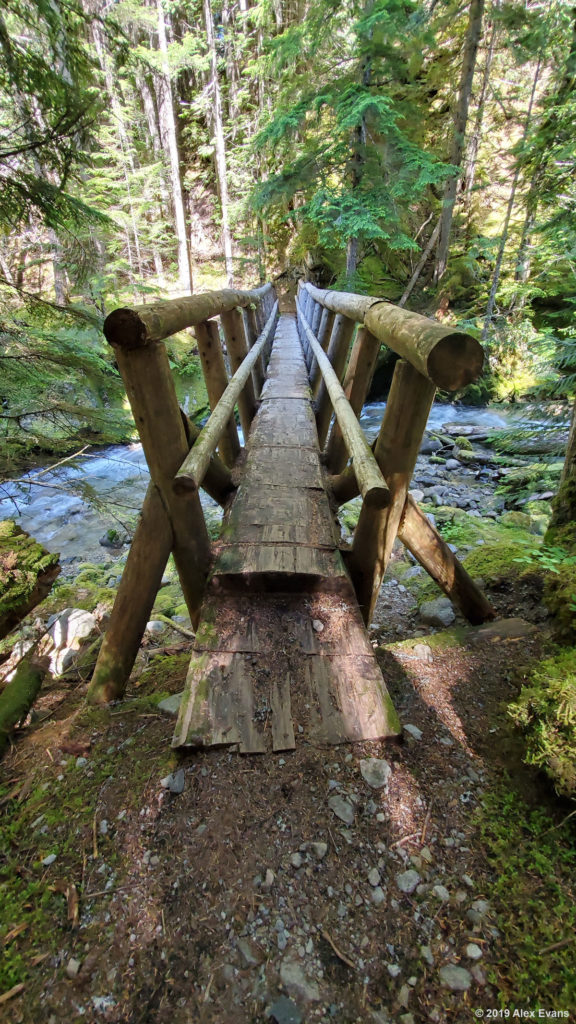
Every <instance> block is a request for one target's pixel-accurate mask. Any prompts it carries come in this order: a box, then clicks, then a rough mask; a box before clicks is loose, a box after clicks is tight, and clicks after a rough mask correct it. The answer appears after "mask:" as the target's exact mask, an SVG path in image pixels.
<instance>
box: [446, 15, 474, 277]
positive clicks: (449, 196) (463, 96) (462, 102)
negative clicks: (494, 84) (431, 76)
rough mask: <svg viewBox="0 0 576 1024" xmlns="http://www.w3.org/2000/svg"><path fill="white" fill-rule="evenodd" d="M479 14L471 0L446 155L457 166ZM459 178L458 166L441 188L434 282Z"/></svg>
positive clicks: (468, 97) (450, 226)
mask: <svg viewBox="0 0 576 1024" xmlns="http://www.w3.org/2000/svg"><path fill="white" fill-rule="evenodd" d="M483 14H484V0H472V2H471V4H470V15H469V19H468V28H467V31H466V42H465V44H464V56H463V60H462V74H461V76H460V89H459V93H458V105H457V107H456V112H455V115H454V135H453V137H452V148H451V151H450V157H449V163H451V164H453V165H454V167H458V168H459V169H460V167H461V166H462V155H463V153H464V140H465V137H466V125H467V123H468V108H469V106H470V96H471V93H472V82H473V79H474V69H475V67H476V55H477V53H478V44H479V42H480V36H481V33H482V17H483ZM459 181H460V170H458V172H457V173H456V174H454V175H453V176H452V177H451V178H449V179H448V181H447V182H446V186H445V189H444V201H443V204H442V214H441V217H440V235H439V238H438V251H437V255H436V267H435V271H434V279H435V281H436V282H438V281H439V280H440V278H441V277H442V275H443V273H444V271H445V270H446V263H447V260H448V249H449V246H450V233H451V231H452V219H453V216H454V205H455V203H456V193H457V191H458V184H459Z"/></svg>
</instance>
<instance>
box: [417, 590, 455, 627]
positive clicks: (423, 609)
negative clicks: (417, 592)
mask: <svg viewBox="0 0 576 1024" xmlns="http://www.w3.org/2000/svg"><path fill="white" fill-rule="evenodd" d="M455 618H456V615H455V614H454V608H453V607H452V602H451V601H450V599H449V598H448V597H437V598H436V599H435V600H434V601H424V603H423V604H422V605H421V606H420V619H421V620H422V622H423V623H425V625H427V626H441V627H442V628H444V629H446V628H447V627H448V626H450V625H452V623H453V622H454V619H455Z"/></svg>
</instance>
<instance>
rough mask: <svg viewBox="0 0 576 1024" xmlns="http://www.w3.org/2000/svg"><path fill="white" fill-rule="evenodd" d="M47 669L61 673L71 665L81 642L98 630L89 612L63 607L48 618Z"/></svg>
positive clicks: (56, 673) (53, 672)
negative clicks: (49, 645) (50, 645)
mask: <svg viewBox="0 0 576 1024" xmlns="http://www.w3.org/2000/svg"><path fill="white" fill-rule="evenodd" d="M48 622H49V623H50V626H49V629H48V637H49V638H50V640H49V641H48V643H49V644H50V643H51V644H52V645H53V646H52V650H51V651H49V652H47V653H49V658H50V662H49V669H50V672H51V673H52V674H53V675H56V676H58V675H61V674H62V673H63V672H65V671H66V670H67V669H69V668H70V667H71V665H72V664H73V663H74V660H75V659H76V657H77V655H78V651H79V650H80V647H81V646H82V644H83V643H85V642H86V641H87V640H88V639H90V638H91V637H92V636H95V635H96V633H97V631H98V624H97V622H96V619H95V617H94V615H92V613H91V612H86V611H84V610H83V609H82V608H65V609H64V611H63V612H60V613H59V614H58V615H57V616H56V617H54V616H53V617H52V618H51V619H49V620H48Z"/></svg>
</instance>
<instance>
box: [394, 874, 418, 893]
mask: <svg viewBox="0 0 576 1024" xmlns="http://www.w3.org/2000/svg"><path fill="white" fill-rule="evenodd" d="M420 881H421V878H420V875H419V874H418V872H417V871H413V870H412V869H410V870H409V871H403V872H402V873H401V874H399V875H396V885H397V886H398V888H399V889H400V892H405V893H406V894H407V895H409V894H410V893H411V892H414V890H415V888H416V886H417V885H419V884H420Z"/></svg>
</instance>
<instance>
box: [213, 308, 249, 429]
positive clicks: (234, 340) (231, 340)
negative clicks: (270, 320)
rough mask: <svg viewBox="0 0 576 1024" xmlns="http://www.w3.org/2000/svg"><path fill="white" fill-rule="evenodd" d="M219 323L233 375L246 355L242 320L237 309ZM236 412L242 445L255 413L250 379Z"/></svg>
mask: <svg viewBox="0 0 576 1024" xmlns="http://www.w3.org/2000/svg"><path fill="white" fill-rule="evenodd" d="M220 322H221V324H222V330H223V331H224V337H225V338H226V347H227V349H228V358H229V360H230V369H231V371H232V374H235V373H236V371H237V370H239V369H240V367H241V365H242V362H243V360H244V359H245V358H246V356H247V355H248V345H247V342H246V334H245V331H244V318H243V316H242V313H241V312H240V310H239V309H232V310H230V311H229V312H227V313H222V315H221V317H220ZM238 412H239V414H240V423H241V424H242V433H243V434H244V443H246V438H247V437H248V434H249V433H250V425H251V423H252V420H253V419H254V415H255V413H256V397H255V395H254V385H253V383H252V380H251V379H249V380H247V381H246V386H245V388H244V391H243V392H242V394H241V395H239V396H238Z"/></svg>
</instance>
